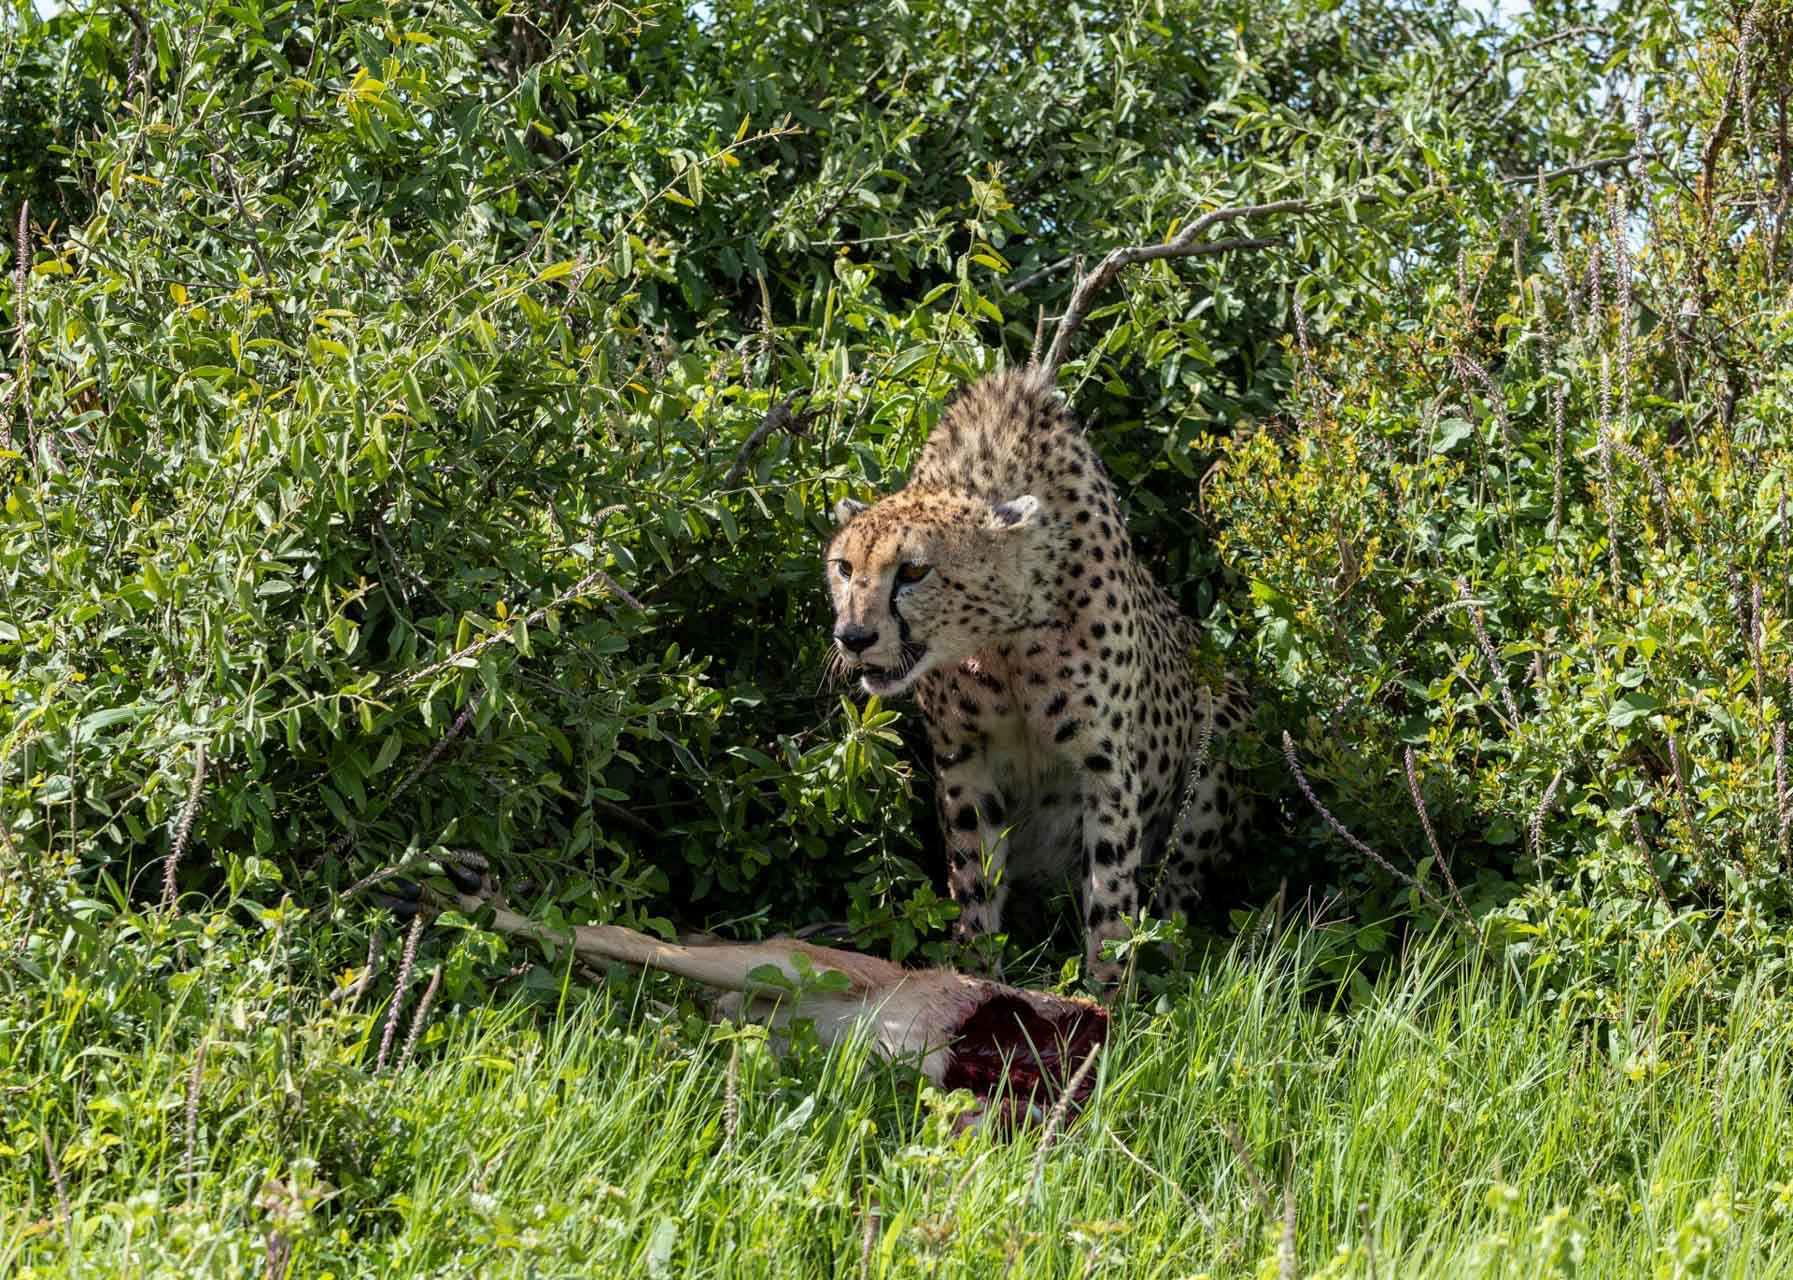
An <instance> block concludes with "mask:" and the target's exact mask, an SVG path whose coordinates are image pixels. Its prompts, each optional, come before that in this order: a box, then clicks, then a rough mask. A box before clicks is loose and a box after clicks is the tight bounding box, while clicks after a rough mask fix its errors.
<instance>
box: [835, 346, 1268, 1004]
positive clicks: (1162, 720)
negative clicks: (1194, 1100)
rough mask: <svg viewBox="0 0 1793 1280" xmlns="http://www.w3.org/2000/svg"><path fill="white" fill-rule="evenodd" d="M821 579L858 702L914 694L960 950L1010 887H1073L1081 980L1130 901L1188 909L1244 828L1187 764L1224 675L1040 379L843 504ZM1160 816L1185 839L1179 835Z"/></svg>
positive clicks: (1109, 970) (1010, 390)
mask: <svg viewBox="0 0 1793 1280" xmlns="http://www.w3.org/2000/svg"><path fill="white" fill-rule="evenodd" d="M836 515H837V518H838V520H839V523H840V527H839V529H838V530H837V531H836V533H835V535H834V538H833V539H832V541H831V542H830V543H829V547H828V552H827V564H826V566H825V571H826V574H827V578H828V583H829V589H830V592H831V594H832V596H833V600H834V611H835V631H834V634H835V640H836V644H837V646H838V653H839V657H840V659H841V660H842V661H843V662H844V664H845V665H846V666H847V667H848V668H849V669H850V670H853V671H855V672H856V673H857V674H858V675H859V677H860V680H861V682H862V684H863V685H864V687H865V688H866V690H867V691H868V692H871V693H875V694H879V695H883V696H892V695H896V694H901V693H904V692H907V691H909V690H911V689H912V690H914V692H915V695H916V699H917V701H918V703H919V704H920V708H921V711H922V714H923V716H924V717H925V718H926V721H927V726H928V734H929V739H930V742H931V744H932V747H933V753H934V763H935V767H936V769H937V771H938V774H939V778H938V784H939V785H938V793H939V804H940V821H941V827H942V830H943V831H944V833H945V837H946V843H947V846H948V850H949V854H950V858H951V871H950V873H949V881H950V886H951V890H952V896H953V899H954V901H955V902H957V903H958V906H959V922H958V932H959V936H960V937H961V939H963V940H967V941H969V940H972V939H975V938H977V937H979V936H981V935H984V934H987V933H990V932H993V931H997V930H1000V929H1001V928H1002V918H1003V907H1004V902H1005V900H1006V899H1007V898H1008V896H1009V894H1010V892H1011V890H1012V889H1013V888H1015V887H1016V886H1017V885H1020V884H1029V885H1033V884H1049V883H1051V882H1054V881H1063V880H1066V879H1070V878H1073V877H1075V878H1076V879H1078V880H1079V881H1080V882H1081V886H1082V891H1083V902H1084V912H1085V919H1086V922H1087V926H1088V932H1087V947H1088V951H1087V963H1088V968H1089V972H1090V973H1091V974H1092V975H1094V976H1095V977H1096V979H1097V980H1098V981H1101V982H1104V983H1108V982H1112V981H1114V980H1115V979H1116V978H1118V977H1119V966H1118V965H1116V964H1114V963H1113V962H1107V961H1103V960H1102V959H1101V951H1102V944H1103V942H1105V941H1106V940H1108V939H1111V938H1119V937H1124V936H1125V935H1126V933H1127V929H1128V920H1129V918H1130V917H1132V916H1133V914H1134V913H1135V911H1136V910H1137V909H1138V907H1139V905H1140V898H1141V895H1142V894H1144V893H1147V892H1150V891H1151V889H1152V886H1153V884H1154V883H1156V884H1158V885H1159V886H1160V888H1159V896H1158V899H1157V900H1156V901H1155V903H1154V904H1153V908H1154V911H1155V913H1157V914H1159V915H1168V914H1170V912H1171V911H1172V910H1173V909H1175V908H1182V909H1184V910H1188V909H1189V908H1190V907H1192V906H1193V905H1194V902H1195V900H1196V895H1197V893H1198V891H1199V886H1200V880H1201V875H1202V871H1203V868H1204V867H1205V866H1206V864H1208V863H1209V862H1210V861H1211V860H1212V859H1213V858H1214V856H1215V855H1216V854H1217V853H1218V852H1219V851H1220V849H1221V848H1222V847H1223V845H1225V844H1226V843H1228V842H1229V841H1230V839H1231V837H1232V836H1233V835H1234V834H1235V832H1236V828H1237V826H1238V824H1239V821H1240V817H1241V815H1240V811H1239V806H1238V805H1236V803H1235V795H1234V784H1233V780H1232V778H1231V777H1230V775H1229V773H1228V772H1227V770H1226V769H1225V767H1224V766H1220V767H1217V768H1212V769H1210V768H1207V767H1205V765H1204V767H1202V768H1201V769H1200V770H1199V771H1197V772H1195V773H1193V774H1192V773H1191V772H1190V769H1189V766H1190V764H1191V763H1194V761H1193V760H1192V757H1193V756H1194V755H1195V754H1196V751H1197V744H1198V743H1199V742H1200V741H1201V739H1202V736H1203V718H1204V707H1206V708H1209V709H1211V713H1212V716H1213V726H1212V728H1213V730H1215V731H1217V732H1218V733H1225V731H1227V730H1228V729H1230V728H1232V727H1233V726H1234V725H1235V724H1237V723H1239V722H1240V721H1242V720H1243V719H1244V718H1245V716H1246V714H1247V711H1246V704H1245V699H1244V695H1243V692H1242V691H1241V690H1240V689H1239V688H1238V687H1237V686H1236V685H1234V684H1233V683H1232V682H1230V681H1229V682H1228V684H1227V687H1226V688H1225V689H1224V690H1223V691H1220V692H1218V693H1215V694H1214V695H1213V696H1212V698H1211V699H1209V698H1206V697H1205V696H1204V690H1203V689H1202V688H1201V686H1199V685H1198V684H1197V682H1196V680H1195V678H1194V676H1193V674H1192V673H1191V671H1190V666H1189V658H1188V653H1189V647H1190V645H1191V643H1192V642H1193V640H1194V638H1195V636H1194V629H1193V627H1192V625H1191V624H1190V623H1189V622H1188V621H1187V620H1186V619H1185V618H1183V616H1182V615H1181V613H1180V612H1179V611H1178V609H1177V606H1176V604H1175V602H1173V601H1172V600H1171V598H1170V597H1169V596H1168V595H1166V594H1165V593H1164V591H1162V590H1161V589H1160V588H1159V587H1158V584H1157V583H1156V582H1154V581H1153V579H1152V576H1151V574H1150V573H1149V572H1148V571H1147V570H1146V569H1145V567H1144V566H1142V565H1141V564H1140V563H1139V562H1138V561H1137V560H1136V559H1135V558H1134V555H1133V548H1132V544H1131V542H1130V541H1129V539H1128V537H1127V528H1126V524H1125V523H1124V521H1123V520H1122V518H1121V512H1120V507H1119V504H1118V503H1117V501H1116V499H1115V492H1114V486H1113V484H1112V483H1111V482H1110V481H1109V478H1108V473H1107V472H1106V471H1105V470H1104V468H1103V466H1102V463H1101V460H1100V459H1099V458H1097V457H1096V454H1095V451H1094V450H1093V449H1091V448H1090V445H1089V442H1088V441H1087V440H1086V439H1085V438H1084V435H1083V433H1082V431H1081V430H1080V429H1079V427H1078V425H1077V423H1076V421H1075V419H1074V418H1073V417H1072V415H1071V413H1070V411H1069V410H1068V409H1067V408H1066V407H1065V405H1064V403H1063V402H1062V401H1061V400H1060V399H1059V397H1058V394H1057V393H1056V391H1054V390H1053V388H1052V387H1051V386H1050V384H1049V383H1047V382H1046V381H1045V380H1043V379H1042V378H1040V377H1039V376H1038V375H1037V374H1036V373H1034V372H1032V371H1031V370H1022V371H1011V372H1006V373H999V374H995V375H991V376H989V377H986V378H983V379H982V380H980V381H978V382H976V383H973V384H972V385H970V386H969V387H967V388H965V389H964V390H963V391H962V392H961V393H960V394H959V395H958V396H957V397H956V398H955V400H954V401H953V402H952V403H951V404H950V405H949V406H948V408H947V412H946V415H945V417H944V419H943V420H942V421H941V423H940V425H939V426H938V427H937V428H936V429H935V431H934V433H933V435H932V437H931V438H930V439H929V440H928V442H927V445H926V446H925V447H924V448H923V450H922V453H921V456H920V458H919V459H918V460H917V462H916V465H915V469H914V472H913V473H912V474H911V476H910V477H909V483H908V486H907V487H906V488H904V489H901V490H899V491H898V492H896V493H894V494H891V495H890V496H888V497H886V498H883V499H881V500H880V501H878V502H877V503H876V504H874V505H872V506H866V505H865V504H863V503H858V502H854V501H852V500H847V501H844V502H842V503H841V505H840V507H839V508H838V509H837V512H836ZM1173 824H1175V825H1176V830H1175V831H1174V832H1173V831H1172V830H1171V828H1172V826H1173Z"/></svg>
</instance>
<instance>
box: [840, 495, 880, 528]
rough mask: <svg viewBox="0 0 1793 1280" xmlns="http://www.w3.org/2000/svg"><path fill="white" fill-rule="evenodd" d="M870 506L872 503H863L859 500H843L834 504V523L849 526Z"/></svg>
mask: <svg viewBox="0 0 1793 1280" xmlns="http://www.w3.org/2000/svg"><path fill="white" fill-rule="evenodd" d="M870 505H871V504H870V503H867V502H861V501H860V500H859V499H858V498H842V499H841V500H840V501H839V502H837V503H835V504H834V523H836V524H843V525H844V524H847V523H849V522H850V521H851V520H852V519H853V517H854V516H856V515H858V514H859V513H860V512H861V511H864V510H865V509H866V508H867V507H869V506H870Z"/></svg>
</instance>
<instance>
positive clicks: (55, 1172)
mask: <svg viewBox="0 0 1793 1280" xmlns="http://www.w3.org/2000/svg"><path fill="white" fill-rule="evenodd" d="M44 1163H46V1164H48V1165H49V1166H50V1181H51V1182H53V1183H55V1184H56V1206H57V1208H58V1210H59V1211H60V1212H61V1215H62V1225H63V1226H64V1227H65V1228H66V1227H67V1226H68V1225H69V1218H70V1214H69V1207H68V1183H67V1182H65V1181H63V1178H62V1162H61V1161H60V1160H58V1159H57V1158H56V1148H55V1147H54V1146H52V1145H51V1143H50V1129H49V1126H48V1125H45V1126H44Z"/></svg>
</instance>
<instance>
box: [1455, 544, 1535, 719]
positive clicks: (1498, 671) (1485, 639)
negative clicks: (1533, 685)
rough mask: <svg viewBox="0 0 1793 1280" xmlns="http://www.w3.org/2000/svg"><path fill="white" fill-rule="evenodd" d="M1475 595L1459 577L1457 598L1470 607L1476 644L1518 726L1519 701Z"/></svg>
mask: <svg viewBox="0 0 1793 1280" xmlns="http://www.w3.org/2000/svg"><path fill="white" fill-rule="evenodd" d="M1473 598H1474V597H1472V596H1471V595H1470V594H1469V584H1468V583H1467V582H1465V581H1464V580H1463V579H1462V578H1458V579H1457V599H1458V600H1459V601H1461V602H1462V603H1464V604H1468V605H1469V606H1470V608H1469V627H1470V630H1471V631H1473V632H1474V633H1475V639H1476V645H1477V647H1479V648H1480V649H1481V651H1482V658H1483V660H1484V661H1485V662H1487V664H1488V673H1489V674H1490V675H1491V676H1493V677H1494V683H1495V684H1496V685H1497V686H1498V687H1499V689H1500V696H1501V699H1502V701H1504V702H1505V703H1506V706H1507V714H1508V715H1510V716H1511V717H1512V718H1513V724H1514V725H1515V726H1517V725H1518V724H1519V721H1520V720H1521V718H1522V717H1521V716H1520V714H1519V702H1518V700H1517V699H1516V698H1514V697H1513V689H1512V686H1510V685H1509V684H1508V683H1507V673H1506V671H1505V670H1504V669H1503V668H1502V667H1501V665H1500V653H1499V651H1498V650H1497V649H1495V647H1494V641H1493V640H1491V639H1490V638H1489V636H1488V628H1487V627H1486V626H1484V625H1483V624H1482V610H1481V608H1480V607H1479V606H1477V605H1474V604H1472V603H1471V601H1472V600H1473Z"/></svg>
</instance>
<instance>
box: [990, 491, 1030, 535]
mask: <svg viewBox="0 0 1793 1280" xmlns="http://www.w3.org/2000/svg"><path fill="white" fill-rule="evenodd" d="M1039 522H1040V500H1039V499H1038V498H1036V497H1034V496H1033V495H1032V494H1031V493H1024V494H1022V495H1021V496H1020V497H1019V498H1010V499H1009V500H1008V501H1007V502H999V503H997V504H996V505H995V506H993V507H991V508H990V527H991V528H992V529H1025V528H1028V527H1030V526H1032V525H1036V524H1038V523H1039Z"/></svg>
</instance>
